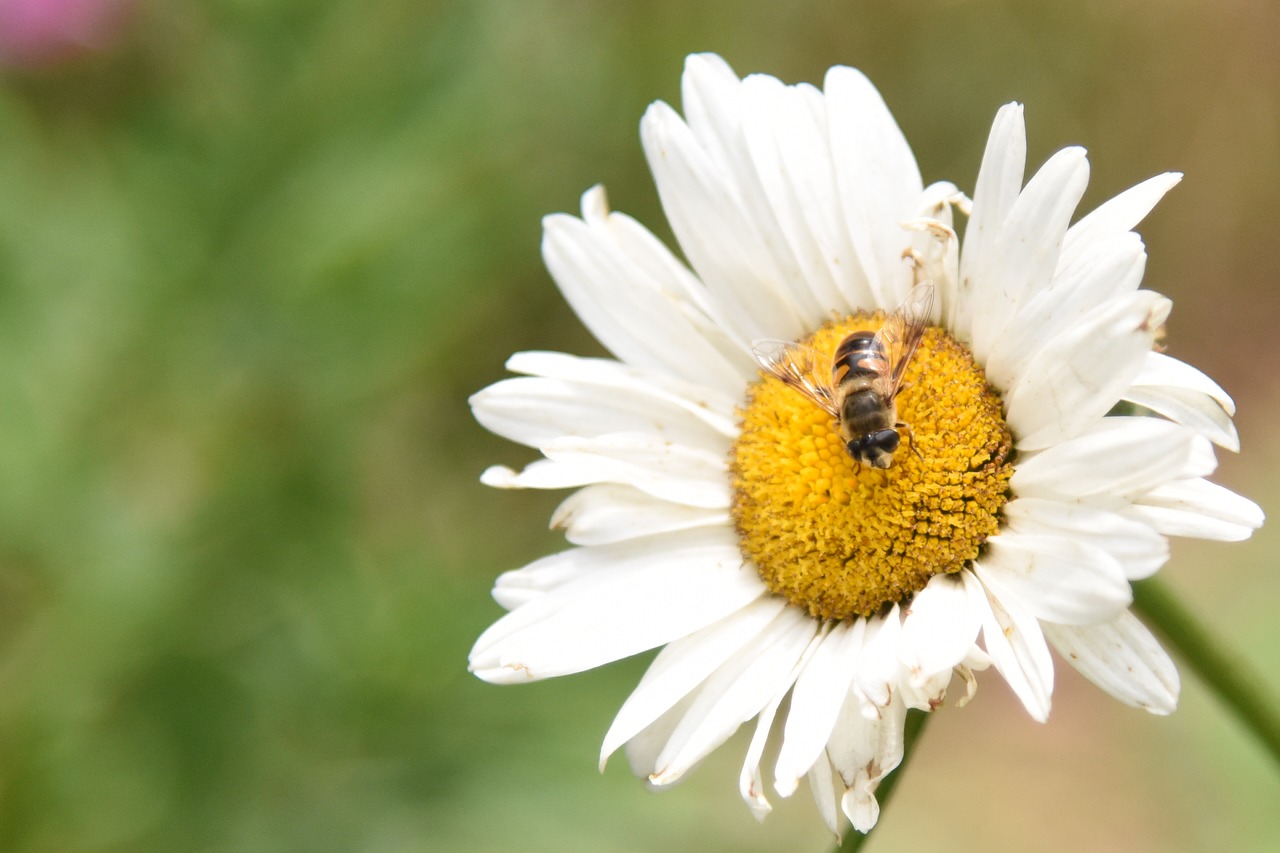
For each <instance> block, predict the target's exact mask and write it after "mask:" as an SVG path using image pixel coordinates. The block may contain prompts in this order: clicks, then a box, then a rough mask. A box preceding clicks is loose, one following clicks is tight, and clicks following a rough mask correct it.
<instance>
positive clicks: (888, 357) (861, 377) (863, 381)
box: [752, 281, 933, 468]
mask: <svg viewBox="0 0 1280 853" xmlns="http://www.w3.org/2000/svg"><path fill="white" fill-rule="evenodd" d="M932 307H933V284H932V282H928V281H925V282H921V283H920V284H917V285H916V286H915V287H914V288H913V289H912V291H911V293H910V294H909V295H908V296H907V298H906V301H905V302H903V303H902V304H901V305H899V306H898V308H897V309H896V310H895V311H894V312H893V313H892V314H890V315H889V316H888V317H887V318H886V319H885V321H884V325H882V326H881V327H880V330H879V331H876V332H870V331H866V332H854V333H852V334H850V335H848V336H847V337H845V338H844V340H842V341H840V343H839V344H838V345H837V346H836V349H835V352H834V353H831V354H830V355H828V354H824V353H820V352H818V351H816V350H814V349H812V348H811V347H807V346H805V345H804V344H799V343H794V342H790V341H779V340H769V339H764V340H758V341H755V342H754V343H753V344H752V352H753V353H754V354H755V357H756V361H758V362H760V366H761V367H763V368H764V369H765V370H766V371H768V372H769V373H771V374H773V375H774V376H776V377H778V378H779V379H781V380H782V381H783V382H785V383H787V384H788V385H790V386H791V387H792V388H794V389H795V390H796V391H799V392H800V393H801V394H803V395H804V396H806V397H808V398H809V399H810V400H812V401H813V402H814V403H816V404H817V405H818V406H819V407H821V408H822V409H823V410H824V411H826V412H828V413H829V414H830V415H831V416H832V417H833V418H835V419H836V423H837V425H838V426H839V429H840V437H841V438H842V439H844V442H845V448H846V449H847V450H848V451H849V455H850V456H852V457H853V459H854V461H855V462H857V463H858V465H859V467H861V466H862V465H870V466H871V467H873V468H888V467H889V466H890V465H891V464H892V463H893V453H894V451H895V450H897V449H898V444H899V442H900V441H901V436H900V435H899V433H898V430H902V429H905V430H906V431H907V440H908V441H909V442H911V443H912V449H913V450H914V449H915V445H914V440H913V437H912V435H911V427H909V426H908V425H907V424H904V423H902V422H901V421H899V420H898V410H897V406H896V405H895V403H894V400H895V399H896V398H897V396H898V392H899V391H901V390H902V377H903V374H904V373H906V369H907V365H908V364H909V363H910V362H911V357H912V356H913V355H915V352H916V348H917V347H918V346H919V345H920V339H921V337H923V336H924V330H925V328H926V327H927V326H928V325H929V312H930V309H932Z"/></svg>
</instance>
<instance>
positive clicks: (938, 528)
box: [731, 314, 1013, 620]
mask: <svg viewBox="0 0 1280 853" xmlns="http://www.w3.org/2000/svg"><path fill="white" fill-rule="evenodd" d="M883 321H884V317H883V315H882V314H876V315H866V314H858V315H855V316H852V317H848V318H846V319H845V320H842V321H838V322H835V323H832V324H829V325H827V326H824V327H823V328H821V329H819V330H818V331H817V332H814V333H813V335H811V336H810V337H809V338H808V339H806V340H805V341H804V343H805V344H807V345H808V346H810V347H812V348H813V349H815V350H818V351H819V352H827V353H830V352H832V351H834V350H835V348H836V346H837V345H838V344H839V343H840V341H841V340H843V339H844V337H845V336H846V335H848V334H850V333H852V332H856V331H864V330H874V329H878V328H879V327H880V325H881V324H882V323H883ZM824 378H825V377H824ZM896 405H897V416H898V420H899V421H902V422H903V423H906V424H907V425H908V426H909V427H910V430H902V433H903V435H902V443H901V446H900V447H899V448H898V449H897V451H896V452H895V453H894V454H893V464H892V465H891V467H889V468H888V469H885V470H881V469H876V468H872V467H871V466H869V465H862V466H859V465H858V463H857V462H856V461H855V460H854V459H853V457H852V456H850V454H849V452H848V451H847V450H846V449H845V443H844V441H843V440H842V439H841V437H840V433H839V425H838V424H837V423H836V420H835V418H833V417H832V416H831V415H830V414H829V413H827V412H826V411H824V410H823V409H822V408H820V407H819V406H818V405H817V404H815V403H814V402H813V401H812V400H810V399H809V398H807V397H806V396H804V395H803V394H801V393H800V392H798V391H796V390H795V389H794V388H792V387H790V386H788V385H787V384H785V383H784V382H782V381H781V380H779V379H777V378H775V377H773V376H770V375H762V377H761V379H760V381H758V382H756V383H755V384H753V385H752V386H751V388H750V389H749V391H748V396H747V403H746V407H745V408H744V409H743V410H742V411H741V413H740V414H741V416H742V432H741V434H740V435H739V436H738V439H737V441H736V442H735V443H734V445H733V450H732V460H731V472H732V476H733V488H734V501H733V519H734V523H735V525H736V527H737V530H738V536H739V542H740V547H741V548H742V553H743V555H744V556H746V557H747V558H748V559H749V560H751V561H752V562H753V563H754V564H755V566H756V567H757V568H758V569H759V571H760V576H761V577H762V578H764V581H765V583H766V584H768V586H769V588H770V589H771V590H773V592H775V593H776V594H778V595H781V596H784V597H786V598H787V599H788V600H789V601H790V602H791V603H792V604H795V605H797V606H801V607H804V608H806V609H807V610H808V611H809V612H810V613H811V614H812V615H813V616H815V617H817V618H819V619H833V620H836V619H848V618H850V617H854V616H870V615H872V614H874V613H876V612H877V611H879V610H880V609H881V608H882V607H884V606H886V605H888V604H891V603H892V602H902V601H906V600H907V599H909V598H910V596H912V595H913V594H914V593H916V592H917V591H919V590H921V589H923V588H924V585H925V584H926V583H928V581H929V578H931V577H933V576H934V575H935V574H938V573H939V572H958V571H960V569H962V568H964V566H965V565H966V564H967V563H968V562H970V561H971V560H973V559H974V558H975V557H977V556H978V552H979V549H980V548H981V547H982V544H983V543H984V542H985V541H986V540H987V538H988V537H989V536H992V535H993V534H995V533H996V531H997V530H998V529H999V525H1000V509H1001V507H1003V506H1004V503H1005V501H1006V500H1007V499H1008V487H1009V477H1010V476H1011V475H1012V474H1013V466H1012V464H1011V460H1010V458H1009V457H1010V449H1011V447H1012V444H1013V442H1012V438H1011V436H1010V434H1009V430H1008V427H1006V426H1005V423H1004V418H1003V416H1002V413H1001V405H1000V398H999V397H998V396H997V395H996V393H995V392H994V391H993V390H992V389H991V387H990V386H989V385H988V384H987V380H986V375H985V374H984V373H983V372H982V369H981V368H980V367H978V366H977V365H976V364H974V361H973V357H972V356H971V355H970V354H969V352H968V350H967V349H965V348H964V347H963V346H962V345H961V344H959V343H957V342H956V340H955V339H954V338H952V337H951V336H950V335H949V334H947V332H945V331H943V330H942V329H938V328H930V329H928V330H927V331H926V332H925V334H924V338H923V340H922V341H921V343H920V348H919V349H918V350H917V351H916V354H915V357H914V358H913V359H912V360H911V363H910V364H909V365H908V366H907V369H906V375H905V381H904V384H903V387H902V390H901V392H900V393H899V394H898V398H897V400H896Z"/></svg>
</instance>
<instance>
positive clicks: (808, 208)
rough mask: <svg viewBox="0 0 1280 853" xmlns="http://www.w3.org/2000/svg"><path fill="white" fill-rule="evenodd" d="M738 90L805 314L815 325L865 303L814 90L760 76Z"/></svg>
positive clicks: (749, 142) (749, 141)
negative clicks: (792, 261) (744, 102)
mask: <svg viewBox="0 0 1280 853" xmlns="http://www.w3.org/2000/svg"><path fill="white" fill-rule="evenodd" d="M743 94H744V96H745V97H746V98H747V99H748V100H749V101H750V104H749V108H748V110H747V111H746V114H745V115H744V116H743V122H744V130H745V134H746V141H747V146H748V148H749V150H750V153H751V159H752V162H753V164H754V167H755V173H756V175H757V177H758V179H759V181H760V186H761V189H762V190H763V192H764V194H765V195H766V196H767V197H768V199H769V204H770V206H771V207H772V208H773V210H774V212H775V214H776V216H777V219H778V226H779V228H780V229H781V230H782V232H783V234H784V236H785V238H786V242H787V245H788V246H789V248H790V250H791V254H792V256H793V257H794V259H795V263H796V265H797V268H798V269H797V272H798V276H797V277H798V280H799V281H800V282H801V283H803V285H804V293H802V294H800V295H798V298H800V297H801V296H802V297H803V298H804V302H803V304H804V305H806V306H807V310H806V315H807V317H808V319H810V321H811V322H812V323H814V325H815V326H816V325H819V324H821V323H823V322H825V321H826V320H828V319H830V317H831V312H832V311H837V312H839V313H841V314H844V313H848V312H850V311H851V310H853V309H854V308H856V307H858V306H861V305H867V304H870V292H869V291H868V290H867V285H866V277H865V274H864V273H863V272H862V270H861V267H860V266H859V263H858V258H857V255H856V254H855V251H854V249H853V245H852V244H851V243H850V241H849V234H848V229H846V228H845V227H844V215H843V212H842V211H841V209H840V199H839V197H838V195H837V194H836V181H835V175H834V171H833V168H834V167H833V164H832V157H831V152H830V151H829V150H828V148H827V137H826V132H827V131H826V126H825V119H826V116H825V110H824V109H822V107H823V106H824V104H823V101H822V96H821V94H820V93H817V92H816V91H815V90H813V89H812V88H811V87H807V86H795V87H791V86H783V85H782V84H781V83H780V82H778V81H777V80H776V79H774V78H773V77H768V76H764V75H752V76H750V77H748V78H747V79H746V80H744V81H743ZM815 103H816V104H817V105H818V107H819V109H818V110H814V109H813V106H812V105H813V104H815Z"/></svg>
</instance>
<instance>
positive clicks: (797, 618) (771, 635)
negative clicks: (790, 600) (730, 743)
mask: <svg viewBox="0 0 1280 853" xmlns="http://www.w3.org/2000/svg"><path fill="white" fill-rule="evenodd" d="M817 629H818V623H817V622H816V621H815V620H813V619H812V618H810V617H809V616H808V614H806V613H803V612H802V611H799V610H797V609H796V608H787V609H785V610H783V611H782V615H781V616H780V618H778V619H777V620H776V621H774V622H773V623H772V624H770V625H769V627H768V628H766V629H765V630H764V631H762V632H761V633H760V634H758V635H757V636H756V638H755V639H754V640H752V641H751V642H749V643H748V644H747V645H746V647H745V648H744V649H743V650H742V651H741V652H739V653H738V654H737V655H735V656H734V657H733V658H731V659H730V660H729V661H727V662H726V663H725V664H724V665H723V666H721V667H720V668H719V669H718V670H716V671H715V672H714V673H712V675H711V677H710V678H708V679H707V680H706V681H705V682H703V684H702V686H701V687H700V688H699V689H698V692H697V694H696V696H695V698H694V701H693V704H692V705H690V706H689V711H688V713H686V714H685V715H684V717H683V718H682V719H681V720H680V722H679V724H678V725H677V726H676V729H675V731H674V732H673V733H672V735H671V739H670V740H669V741H668V742H667V744H666V746H665V747H663V749H662V752H661V754H659V756H658V762H657V769H656V770H655V771H654V773H653V775H652V776H650V777H649V781H650V782H652V783H653V784H655V785H669V784H671V783H672V782H675V781H677V780H678V779H680V777H681V776H683V775H684V774H685V773H686V772H688V770H689V769H690V768H692V767H693V765H695V764H696V763H698V762H699V761H701V760H702V759H703V758H705V757H706V756H707V755H708V754H710V753H711V751H712V750H714V749H715V748H716V747H718V746H719V745H720V744H722V743H724V742H725V741H726V740H728V738H729V736H730V735H732V734H733V733H734V731H736V730H737V728H738V727H739V726H741V725H742V724H743V723H745V722H746V721H747V720H749V719H751V718H752V717H754V716H755V715H756V714H758V713H760V711H761V709H763V708H764V707H765V705H766V704H767V703H768V702H769V700H770V699H771V698H772V697H773V696H775V695H777V694H778V692H779V691H783V690H785V689H786V688H787V687H788V686H789V685H790V684H791V680H792V679H793V678H794V677H795V666H796V664H797V663H798V662H799V661H800V659H801V657H802V656H803V655H804V653H805V650H806V649H807V648H808V646H809V643H810V642H811V641H812V640H813V638H814V635H815V634H816V632H817Z"/></svg>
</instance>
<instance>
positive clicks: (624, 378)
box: [506, 350, 759, 438]
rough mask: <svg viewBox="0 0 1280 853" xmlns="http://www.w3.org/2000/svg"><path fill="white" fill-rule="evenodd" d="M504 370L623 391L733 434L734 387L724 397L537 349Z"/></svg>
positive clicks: (753, 371)
mask: <svg viewBox="0 0 1280 853" xmlns="http://www.w3.org/2000/svg"><path fill="white" fill-rule="evenodd" d="M506 367H507V369H508V370H510V371H511V372H513V373H524V374H526V375H529V376H541V377H544V378H547V379H562V380H564V381H566V382H574V383H578V384H581V385H586V386H590V387H593V388H594V387H601V386H602V387H607V388H625V389H627V390H630V391H634V392H635V393H637V394H643V395H646V396H649V397H652V398H654V399H655V400H658V401H660V402H661V403H662V404H664V405H667V406H671V407H674V408H678V409H681V410H682V411H685V412H688V413H689V414H690V415H692V416H693V417H694V418H695V419H697V420H699V421H701V422H702V423H705V424H706V425H707V426H708V427H710V428H711V429H713V430H715V431H716V432H719V433H720V434H721V435H724V436H726V437H728V438H735V437H737V435H738V426H737V423H738V421H737V413H736V412H737V407H738V403H739V399H738V398H739V392H738V390H737V385H730V386H728V387H731V388H734V391H733V393H726V392H725V391H722V390H717V389H718V388H721V387H724V386H711V387H708V386H706V385H702V384H700V383H697V382H686V381H684V380H682V379H676V378H674V377H672V376H669V375H667V374H665V373H661V372H658V371H653V370H645V369H643V368H637V367H632V366H630V365H626V364H622V363H621V362H617V361H611V360H609V359H606V358H582V357H581V356H576V355H566V354H564V353H559V352H543V351H537V350H531V351H526V352H518V353H516V354H515V355H513V356H511V357H510V358H509V359H507V364H506ZM758 371H759V365H757V364H756V363H755V361H754V360H752V363H751V367H750V368H748V369H747V370H746V372H745V374H744V375H745V377H746V378H747V379H748V380H753V379H755V378H756V375H757V372H758Z"/></svg>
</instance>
